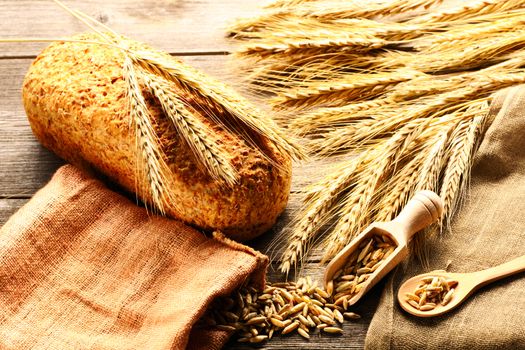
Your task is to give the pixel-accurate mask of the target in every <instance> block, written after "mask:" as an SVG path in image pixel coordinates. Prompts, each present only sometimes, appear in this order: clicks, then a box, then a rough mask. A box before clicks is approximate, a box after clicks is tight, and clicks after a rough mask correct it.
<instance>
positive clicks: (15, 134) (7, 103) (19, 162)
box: [0, 55, 329, 197]
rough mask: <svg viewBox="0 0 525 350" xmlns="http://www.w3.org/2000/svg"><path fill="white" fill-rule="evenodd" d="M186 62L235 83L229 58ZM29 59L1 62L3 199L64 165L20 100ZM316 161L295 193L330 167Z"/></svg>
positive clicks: (298, 177)
mask: <svg viewBox="0 0 525 350" xmlns="http://www.w3.org/2000/svg"><path fill="white" fill-rule="evenodd" d="M184 60H185V61H186V62H188V63H190V64H192V65H194V66H196V67H198V68H201V69H202V70H203V71H205V72H207V73H208V74H210V75H212V76H215V77H218V78H220V79H222V80H229V81H230V82H231V83H232V84H235V81H234V80H233V78H232V77H231V74H230V73H229V72H228V68H227V65H228V64H229V63H227V62H228V58H227V56H224V55H220V56H189V57H184ZM30 63H31V60H30V59H9V60H0V86H2V89H1V90H0V149H1V150H2V152H0V197H8V196H21V195H24V194H25V195H30V194H32V193H34V192H35V191H36V190H37V189H38V188H40V187H42V185H43V184H44V183H45V182H46V181H47V180H48V179H49V177H50V174H52V173H53V172H54V171H55V170H56V169H57V168H58V167H59V166H60V165H62V164H63V162H62V161H61V160H60V159H58V158H57V157H56V156H54V155H53V154H52V153H51V152H49V151H47V150H45V149H43V148H42V147H41V146H40V145H39V144H38V142H37V141H36V139H35V138H34V136H33V134H32V132H31V128H30V127H29V123H28V121H27V118H26V116H25V112H24V108H23V105H22V101H21V86H22V81H23V78H24V75H25V73H26V71H27V69H28V67H29V65H30ZM328 164H329V162H327V161H317V162H311V163H309V164H305V165H302V166H297V167H296V168H295V169H294V173H293V175H294V177H293V190H294V191H298V190H300V189H302V188H304V186H305V185H306V184H309V183H312V181H314V180H315V179H318V178H319V177H320V176H321V175H322V174H323V172H322V171H321V169H322V168H323V167H325V166H328Z"/></svg>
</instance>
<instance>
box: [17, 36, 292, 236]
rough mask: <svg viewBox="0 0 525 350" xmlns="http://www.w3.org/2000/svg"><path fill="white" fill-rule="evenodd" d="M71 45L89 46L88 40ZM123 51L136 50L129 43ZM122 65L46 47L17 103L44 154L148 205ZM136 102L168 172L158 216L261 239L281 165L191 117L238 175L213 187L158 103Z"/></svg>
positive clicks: (278, 208) (103, 52) (272, 214)
mask: <svg viewBox="0 0 525 350" xmlns="http://www.w3.org/2000/svg"><path fill="white" fill-rule="evenodd" d="M79 38H85V39H89V40H97V39H96V37H94V36H92V35H91V34H85V35H82V36H79V37H76V39H79ZM97 41H98V40H97ZM130 45H131V46H132V47H133V46H136V47H140V48H144V45H143V44H140V43H137V42H130ZM123 59H124V56H123V54H122V52H121V51H120V50H118V49H115V48H111V47H108V46H102V45H97V44H84V43H73V42H65V43H64V42H62V43H53V44H51V45H50V46H49V47H47V48H46V49H45V50H44V51H43V52H42V53H41V54H40V55H39V56H38V57H37V58H36V59H35V61H34V62H33V63H32V65H31V67H30V69H29V71H28V73H27V75H26V77H25V80H24V85H23V92H22V93H23V101H24V106H25V110H26V113H27V116H28V118H29V122H30V124H31V128H32V130H33V133H34V134H35V136H36V137H37V138H38V140H39V141H40V142H41V143H42V144H43V145H44V146H45V147H47V148H49V149H50V150H52V151H53V152H55V153H56V154H58V155H59V156H60V157H62V158H64V159H65V160H67V161H69V162H71V163H72V164H75V165H77V166H80V167H83V168H92V169H94V170H96V171H99V172H101V173H103V174H105V175H106V176H108V177H109V178H110V179H111V180H113V181H115V182H116V183H118V184H120V185H121V186H122V187H123V188H124V189H126V190H128V191H129V192H135V193H138V194H139V195H140V196H141V199H142V200H143V201H144V202H146V203H151V196H150V195H149V191H147V180H146V178H145V177H144V176H139V175H137V174H138V172H137V171H136V170H137V165H138V164H137V159H138V157H137V154H136V147H135V130H134V128H132V127H130V118H129V109H128V100H127V96H126V86H125V82H124V80H123V75H122V63H123ZM171 59H174V60H175V58H171ZM181 64H182V63H181ZM144 94H145V96H146V99H147V103H148V106H149V109H150V111H151V115H152V120H153V124H154V127H155V129H156V131H157V133H158V135H159V141H160V145H161V147H162V149H163V151H164V153H165V156H166V157H165V161H166V164H167V165H168V167H169V169H170V176H169V178H168V179H167V187H168V188H170V189H171V190H172V198H173V202H174V204H175V205H169V206H168V208H167V209H166V214H167V215H168V216H171V217H173V218H176V219H180V220H182V221H184V222H186V223H188V224H191V225H193V226H196V227H198V228H201V229H204V230H220V231H222V232H224V233H225V234H226V235H227V236H229V237H230V238H233V239H236V240H240V241H243V240H248V239H251V238H254V237H256V236H257V235H259V234H261V233H263V232H265V231H267V230H268V229H269V228H270V227H271V226H272V225H273V224H274V223H275V221H276V220H277V217H278V216H279V215H280V214H281V212H282V211H283V210H284V208H285V207H286V204H287V201H288V196H289V191H290V185H291V161H290V159H289V157H288V156H287V155H284V154H282V153H281V152H279V150H278V149H276V147H274V146H273V144H271V143H270V142H269V141H268V140H262V141H261V142H262V144H263V145H264V146H265V148H266V152H265V153H267V154H269V155H270V156H271V158H273V159H274V160H276V161H278V162H280V163H281V164H283V165H282V166H280V167H276V166H275V165H274V163H273V162H270V161H269V160H268V159H267V158H265V157H264V156H262V155H261V154H260V152H258V151H256V150H254V149H253V148H251V147H249V146H248V145H247V144H246V142H245V141H244V140H242V139H241V138H239V137H238V136H236V135H232V134H231V133H228V132H227V131H226V130H224V129H223V128H221V127H220V126H218V125H215V124H211V122H210V121H209V120H207V119H206V118H204V117H203V116H200V115H196V116H195V117H196V118H201V120H202V121H203V122H204V123H207V125H209V126H210V127H212V128H213V130H214V132H215V133H216V134H217V135H218V136H219V137H220V139H221V141H222V142H223V146H224V148H225V150H226V151H227V152H228V153H229V154H231V156H232V164H233V166H234V167H235V168H236V169H237V171H238V173H239V183H238V185H235V186H234V187H232V188H229V187H225V186H224V185H220V184H218V183H217V182H216V181H213V180H212V179H211V178H210V176H209V175H207V174H206V172H205V171H204V170H203V169H201V168H200V167H199V165H198V162H197V161H196V159H195V157H194V155H193V153H192V152H191V149H190V148H189V146H188V145H187V144H186V143H185V142H184V141H183V140H182V139H181V138H180V137H179V136H178V135H177V132H176V130H175V129H174V128H173V126H172V125H170V124H169V122H167V119H166V118H165V117H164V115H163V113H162V110H161V108H160V105H159V104H158V102H157V101H156V100H155V99H153V98H151V96H149V95H148V94H147V92H146V91H144ZM148 96H149V97H148Z"/></svg>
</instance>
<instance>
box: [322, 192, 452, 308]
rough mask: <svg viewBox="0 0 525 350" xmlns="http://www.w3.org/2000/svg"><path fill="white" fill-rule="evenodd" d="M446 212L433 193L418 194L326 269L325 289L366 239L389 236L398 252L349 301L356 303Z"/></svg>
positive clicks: (371, 229) (343, 251)
mask: <svg viewBox="0 0 525 350" xmlns="http://www.w3.org/2000/svg"><path fill="white" fill-rule="evenodd" d="M442 212H443V203H442V201H441V198H439V196H438V195H437V194H435V193H434V192H432V191H420V192H418V193H416V195H415V196H414V198H412V199H411V200H410V201H409V202H408V203H407V205H406V206H405V208H403V210H402V211H401V213H400V214H399V215H398V216H397V217H396V218H395V219H394V220H392V221H389V222H376V223H373V224H371V225H370V226H368V227H367V228H366V229H365V230H364V231H363V232H362V233H361V234H360V235H359V236H357V237H356V238H355V239H354V240H353V241H352V242H351V243H350V244H349V245H347V246H346V247H345V248H344V249H343V250H341V252H339V254H337V256H336V257H335V258H333V260H332V261H331V262H330V263H329V264H328V266H327V267H326V271H325V275H324V283H325V287H326V285H327V283H328V282H329V281H331V280H332V279H333V276H334V274H335V273H336V272H337V271H339V270H340V269H341V268H342V267H344V265H345V264H346V262H347V260H348V257H349V256H350V255H351V254H352V253H353V252H354V251H355V250H356V249H359V244H361V242H362V241H363V240H365V239H366V240H368V239H370V238H371V237H372V236H374V235H377V234H379V235H386V236H387V237H389V238H390V239H392V241H393V242H394V244H395V245H396V246H397V247H396V249H395V250H394V252H393V253H392V254H390V256H388V258H387V259H386V260H385V261H384V262H383V263H382V264H381V266H380V267H379V268H378V269H377V270H376V271H375V272H374V273H373V274H372V275H371V276H370V277H369V278H368V279H367V281H366V282H365V283H366V285H364V286H363V288H361V290H360V291H359V293H358V294H356V295H355V296H354V297H352V298H351V299H350V300H348V305H353V304H355V303H356V302H357V301H358V300H359V299H361V297H362V296H363V295H365V293H366V292H368V291H369V290H370V289H371V288H372V287H373V286H374V285H375V284H376V283H377V282H379V280H381V279H382V278H383V277H385V276H386V275H387V274H388V273H389V272H390V271H391V270H392V269H393V268H394V267H395V266H396V265H397V264H399V263H400V262H401V261H402V260H403V259H404V258H405V257H406V256H407V255H408V247H407V243H408V241H409V240H410V238H411V237H412V236H413V235H414V233H416V232H418V231H420V230H422V229H423V228H425V227H427V226H429V225H430V224H432V223H433V222H435V221H436V220H437V219H438V218H439V217H440V216H441V214H442Z"/></svg>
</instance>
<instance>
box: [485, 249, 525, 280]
mask: <svg viewBox="0 0 525 350" xmlns="http://www.w3.org/2000/svg"><path fill="white" fill-rule="evenodd" d="M523 271H525V255H522V256H520V257H519V258H516V259H514V260H511V261H508V262H506V263H504V264H501V265H498V266H494V267H491V268H489V269H486V270H482V271H478V272H476V274H477V276H476V277H477V279H478V281H479V282H480V285H486V284H489V283H492V282H494V281H497V280H499V279H501V278H504V277H507V276H511V275H514V274H516V273H519V272H523Z"/></svg>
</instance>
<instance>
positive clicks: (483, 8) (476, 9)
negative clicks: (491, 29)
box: [409, 0, 525, 23]
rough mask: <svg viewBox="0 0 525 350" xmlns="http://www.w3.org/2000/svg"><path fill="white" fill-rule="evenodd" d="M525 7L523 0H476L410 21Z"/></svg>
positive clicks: (427, 21)
mask: <svg viewBox="0 0 525 350" xmlns="http://www.w3.org/2000/svg"><path fill="white" fill-rule="evenodd" d="M523 7H525V3H524V2H523V0H503V1H502V0H478V1H474V2H471V3H467V4H466V5H464V6H458V7H455V8H452V9H449V10H444V11H440V12H436V13H429V14H427V15H424V16H419V17H415V18H413V19H412V20H410V21H409V22H412V23H435V22H451V21H454V20H458V19H463V20H464V19H466V18H472V17H477V16H481V15H486V14H494V13H499V12H505V11H510V10H514V9H519V8H523Z"/></svg>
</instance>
